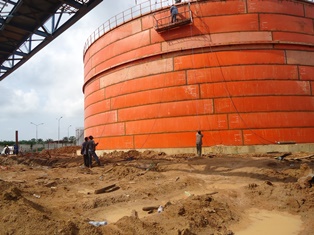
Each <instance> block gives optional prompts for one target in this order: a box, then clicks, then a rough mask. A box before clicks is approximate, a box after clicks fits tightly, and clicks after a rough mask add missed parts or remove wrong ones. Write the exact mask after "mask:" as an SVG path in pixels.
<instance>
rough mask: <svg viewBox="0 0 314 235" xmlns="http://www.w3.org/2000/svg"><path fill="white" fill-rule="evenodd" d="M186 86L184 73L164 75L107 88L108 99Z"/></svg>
mask: <svg viewBox="0 0 314 235" xmlns="http://www.w3.org/2000/svg"><path fill="white" fill-rule="evenodd" d="M185 84H186V76H185V72H184V71H179V72H173V73H163V74H157V75H153V76H147V77H142V78H138V79H136V80H130V81H125V82H122V83H119V84H115V85H112V86H108V87H107V88H106V97H107V98H110V97H115V96H119V95H124V94H129V93H134V92H138V91H146V90H152V89H158V88H163V87H165V88H166V87H174V86H181V85H185Z"/></svg>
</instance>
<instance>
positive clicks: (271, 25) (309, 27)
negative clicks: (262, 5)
mask: <svg viewBox="0 0 314 235" xmlns="http://www.w3.org/2000/svg"><path fill="white" fill-rule="evenodd" d="M259 19H260V22H261V23H260V24H261V25H260V27H261V30H271V31H275V30H276V31H277V30H278V31H290V32H298V33H305V34H313V22H312V19H307V18H303V17H296V16H287V15H275V14H261V15H260V18H259Z"/></svg>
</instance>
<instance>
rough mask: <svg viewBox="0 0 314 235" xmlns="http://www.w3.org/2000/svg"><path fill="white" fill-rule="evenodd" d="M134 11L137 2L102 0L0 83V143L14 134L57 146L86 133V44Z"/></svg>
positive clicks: (20, 137) (133, 0) (9, 139)
mask: <svg viewBox="0 0 314 235" xmlns="http://www.w3.org/2000/svg"><path fill="white" fill-rule="evenodd" d="M140 2H143V1H140V0H138V1H137V3H140ZM133 6H135V0H103V2H101V3H100V4H99V5H98V6H96V8H94V9H93V10H91V11H90V12H89V13H88V14H86V15H85V16H84V17H83V18H81V19H80V20H79V21H78V22H76V23H75V24H74V25H73V26H72V27H71V28H69V29H68V30H67V31H65V32H64V33H62V34H61V35H60V36H59V37H57V38H56V39H55V40H53V41H52V42H51V43H50V44H48V45H47V46H46V47H45V48H43V49H42V50H40V51H39V52H38V53H37V54H35V55H34V56H33V57H32V58H31V59H30V60H28V61H27V62H26V63H24V64H23V65H22V66H21V67H20V68H18V69H17V70H16V71H14V72H13V73H11V74H10V75H9V76H7V77H6V78H4V79H3V80H2V81H0V109H1V110H0V141H5V140H8V141H11V140H12V141H14V140H15V132H16V131H18V135H19V140H31V139H33V138H36V136H37V138H38V139H43V140H47V139H53V140H57V139H58V137H60V139H63V138H64V137H68V136H75V130H76V129H77V128H83V127H84V94H83V92H82V87H83V81H84V75H83V74H84V71H83V70H84V68H83V67H84V64H83V48H84V44H85V42H86V40H87V38H88V37H89V36H90V35H91V34H92V33H93V32H94V31H95V30H96V29H97V28H98V27H99V26H100V25H102V24H103V23H105V22H106V21H107V20H109V19H110V18H111V17H113V16H115V15H117V14H119V13H121V12H123V11H125V10H127V9H129V8H131V7H133ZM61 117H62V118H61ZM31 123H33V124H31ZM41 123H43V124H41Z"/></svg>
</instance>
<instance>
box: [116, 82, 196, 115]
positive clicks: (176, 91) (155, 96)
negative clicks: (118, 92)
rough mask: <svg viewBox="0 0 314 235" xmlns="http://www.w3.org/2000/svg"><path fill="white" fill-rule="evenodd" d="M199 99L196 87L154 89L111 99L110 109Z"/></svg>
mask: <svg viewBox="0 0 314 235" xmlns="http://www.w3.org/2000/svg"><path fill="white" fill-rule="evenodd" d="M197 98H199V89H198V86H196V85H189V86H178V87H167V88H164V89H155V90H148V91H142V92H137V93H131V94H128V95H123V96H119V97H115V98H112V103H111V104H112V106H111V107H112V108H113V109H119V108H126V107H136V106H139V105H145V104H154V103H160V102H170V101H182V100H191V99H197Z"/></svg>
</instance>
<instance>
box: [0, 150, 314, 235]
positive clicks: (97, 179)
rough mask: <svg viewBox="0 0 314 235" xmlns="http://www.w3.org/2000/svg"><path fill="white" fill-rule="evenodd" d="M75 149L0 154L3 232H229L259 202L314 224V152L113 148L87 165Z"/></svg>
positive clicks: (306, 233) (306, 227)
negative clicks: (178, 152) (234, 152)
mask: <svg viewBox="0 0 314 235" xmlns="http://www.w3.org/2000/svg"><path fill="white" fill-rule="evenodd" d="M78 148H79V147H78ZM76 149H77V147H67V148H61V149H58V150H54V151H52V150H51V151H49V152H48V151H43V152H41V153H37V154H27V155H25V154H24V155H19V156H14V155H12V156H9V157H7V156H1V157H0V192H1V194H0V197H1V200H0V218H1V220H0V234H4V235H11V234H12V235H13V234H24V235H25V234H26V235H27V234H32V235H36V234H38V235H40V234H64V235H68V234H73V235H78V234H136V235H141V234H143V235H144V234H145V235H146V234H175V235H191V234H200V235H202V234H206V235H208V234H215V235H218V234H221V235H232V234H237V231H238V230H240V229H242V228H243V227H245V226H247V225H249V223H250V220H249V218H248V212H249V211H252V210H267V211H276V212H278V213H289V214H291V215H298V216H300V218H301V221H302V226H301V227H300V232H299V234H302V235H310V234H313V231H314V224H313V220H314V190H313V188H314V187H312V184H313V185H314V182H313V169H314V157H313V153H298V154H290V155H289V154H285V153H265V154H259V155H257V154H252V155H214V154H212V155H204V156H202V157H196V156H194V155H192V154H185V155H171V156H170V155H166V154H164V153H156V152H150V151H147V152H144V153H139V152H137V151H129V152H113V153H111V154H107V155H104V156H101V162H102V164H103V166H100V167H99V166H96V165H95V166H94V167H93V168H91V169H89V168H85V167H83V158H82V156H77V155H76ZM283 155H287V156H285V157H284V159H283V160H279V158H280V156H283ZM94 164H95V162H94ZM159 206H162V207H163V209H162V211H160V212H158V210H157V209H158V207H159ZM91 221H93V222H103V221H106V223H107V225H104V226H99V227H96V226H94V225H92V224H90V222H91Z"/></svg>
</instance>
